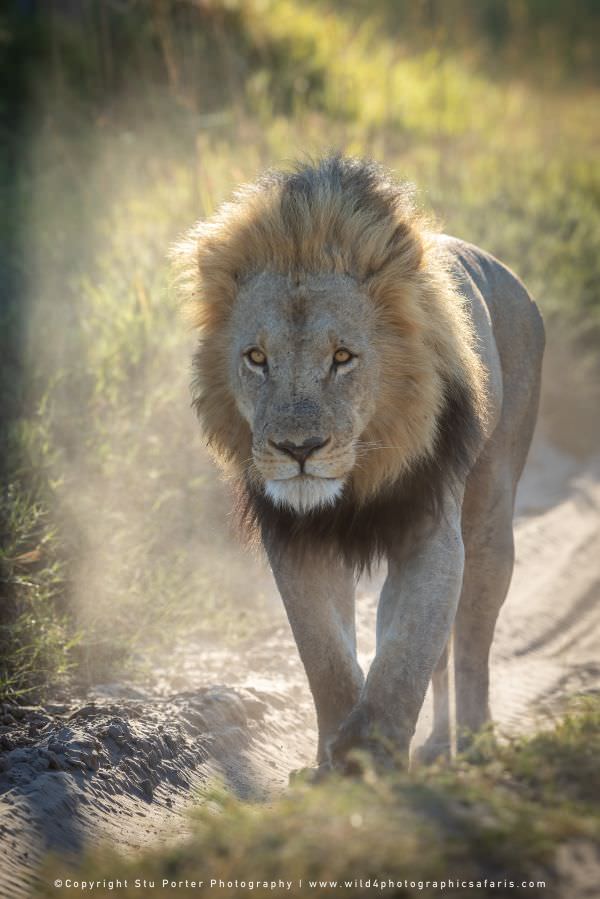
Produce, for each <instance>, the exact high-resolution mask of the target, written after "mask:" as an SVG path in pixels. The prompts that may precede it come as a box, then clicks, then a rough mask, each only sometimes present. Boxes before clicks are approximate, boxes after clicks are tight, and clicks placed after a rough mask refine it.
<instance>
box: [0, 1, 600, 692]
mask: <svg viewBox="0 0 600 899" xmlns="http://www.w3.org/2000/svg"><path fill="white" fill-rule="evenodd" d="M434 5H435V4H434ZM501 5H502V4H501ZM409 6H410V5H402V4H400V5H396V6H394V5H393V4H388V3H381V4H379V5H378V6H377V7H376V8H375V9H373V11H372V12H371V11H369V13H368V14H367V13H365V8H364V7H363V6H361V3H360V2H358V0H356V2H355V3H353V4H351V5H350V4H349V5H345V6H344V7H342V6H341V5H339V4H335V3H333V2H331V3H327V2H314V3H302V4H301V3H299V2H298V0H238V2H229V3H221V2H218V0H215V2H214V3H207V4H200V5H196V6H191V5H189V6H188V5H187V4H175V5H174V6H173V8H172V9H171V8H170V7H169V6H168V5H167V6H164V7H160V4H159V5H152V4H135V5H132V6H131V7H128V8H127V9H125V8H124V7H123V8H122V7H121V6H119V7H118V8H117V6H116V5H115V9H114V10H113V11H112V13H110V14H108V13H107V15H108V16H109V18H108V19H107V21H106V22H104V24H103V22H102V21H101V11H102V9H103V8H105V7H104V5H103V4H102V5H97V4H93V3H91V4H83V7H85V10H86V12H85V15H83V14H82V16H81V17H80V18H75V19H74V20H70V21H66V20H62V19H61V18H60V17H58V18H57V17H55V18H54V19H52V20H44V19H43V18H42V19H41V20H40V21H39V22H38V23H37V24H35V23H33V24H32V23H31V22H28V21H26V20H22V19H21V20H17V19H14V18H13V19H10V18H6V19H5V20H4V21H3V22H2V25H3V27H2V30H1V38H2V41H3V42H4V44H5V46H6V48H7V53H6V54H5V57H4V59H5V62H4V63H3V65H4V66H5V67H6V68H4V69H2V71H3V73H4V74H6V75H7V76H8V74H10V76H11V84H12V85H13V92H12V94H11V93H10V92H7V95H6V101H5V108H4V110H3V112H4V116H3V118H2V127H3V129H4V132H3V136H4V137H5V138H6V141H4V144H3V146H4V149H3V155H2V158H1V159H0V199H2V202H3V208H4V209H5V210H7V213H8V214H7V215H6V216H5V220H4V222H3V224H2V229H3V231H2V237H3V246H4V248H5V249H4V250H3V255H2V259H1V261H2V265H3V269H4V271H5V273H6V278H5V283H6V285H8V289H7V291H6V297H5V298H4V300H3V303H2V306H1V313H0V314H1V321H0V325H2V327H1V329H0V330H1V332H2V337H1V338H0V350H1V351H2V352H1V358H2V367H1V371H0V397H1V399H0V405H1V407H2V410H3V413H5V414H4V416H3V417H4V422H5V425H4V427H3V430H2V434H1V435H0V441H1V448H2V450H3V454H2V455H3V459H4V462H3V483H4V485H5V486H4V493H3V499H2V510H3V513H2V531H3V543H2V546H3V555H2V583H3V590H2V592H3V602H2V606H1V607H0V627H1V630H0V644H1V645H0V649H1V650H2V655H3V658H4V660H5V661H4V662H3V669H2V674H1V678H2V680H1V681H0V690H1V691H2V693H3V694H4V695H10V694H14V693H18V692H20V691H22V690H30V689H32V688H35V689H36V690H38V691H39V690H40V689H41V688H42V684H46V685H49V686H50V687H51V686H52V685H53V684H54V683H56V681H57V680H61V679H63V678H64V676H65V672H66V671H67V670H68V671H70V673H71V677H75V678H79V679H80V680H81V681H82V682H89V681H94V680H98V679H105V678H112V677H118V676H119V674H120V672H122V671H123V670H125V669H127V670H128V671H129V672H130V673H135V672H138V673H141V675H143V672H144V671H145V670H146V669H147V667H148V666H149V665H150V664H151V663H152V659H153V658H155V657H156V654H159V655H160V654H164V653H165V652H167V651H169V648H170V647H172V646H173V645H174V643H175V642H176V641H177V640H178V639H179V638H183V637H186V638H187V637H189V636H190V635H198V636H202V635H204V636H207V635H209V634H214V633H221V632H223V631H225V632H226V633H227V634H228V635H229V636H230V637H231V638H232V639H233V638H235V637H236V636H237V635H239V633H240V632H244V631H245V630H246V629H247V628H248V626H249V625H248V621H249V620H259V621H260V620H263V619H264V616H265V615H266V614H267V612H266V610H265V607H264V604H263V603H262V602H261V597H260V595H259V593H260V591H259V590H258V589H257V590H255V591H253V590H252V589H250V590H249V589H248V584H249V583H251V582H252V580H253V573H254V572H255V571H256V569H255V568H254V567H253V566H254V563H253V562H252V561H251V560H249V559H248V557H244V556H242V555H240V554H239V553H238V552H237V550H236V549H235V544H234V541H232V540H231V538H230V537H229V535H228V525H227V520H226V515H225V510H226V508H227V499H226V497H225V494H224V492H223V488H222V487H221V486H220V485H219V484H218V483H217V480H216V477H215V473H214V471H213V470H212V468H211V465H210V463H209V462H208V460H207V458H206V453H205V450H204V448H203V446H202V439H201V436H200V434H199V430H198V427H197V425H196V423H195V422H194V421H193V417H192V414H191V412H190V410H189V397H188V389H187V380H188V366H189V361H188V360H189V357H190V349H191V344H192V338H191V337H190V335H189V334H187V333H186V331H185V328H184V327H183V325H182V323H181V321H180V319H179V313H178V310H177V304H176V299H175V297H174V296H173V294H172V291H171V290H170V287H169V283H170V274H169V271H168V267H167V263H166V253H167V249H168V247H169V245H170V244H171V243H172V242H173V241H174V240H175V239H176V237H177V236H178V234H179V233H180V232H181V231H182V230H183V229H185V228H186V227H187V226H188V225H189V224H190V223H191V222H192V221H193V220H194V219H196V218H198V217H201V216H205V215H209V214H210V213H211V212H212V211H214V209H215V208H216V206H217V205H218V204H219V203H220V202H221V201H222V200H224V199H225V198H226V197H227V196H228V195H229V194H230V193H231V191H232V190H233V189H234V188H235V186H236V185H237V184H238V183H239V182H240V181H243V180H246V179H250V178H253V177H255V176H256V174H257V173H258V172H259V171H261V170H262V169H263V168H264V167H266V166H268V165H272V164H281V163H282V162H285V160H287V159H290V158H293V157H295V156H303V155H306V154H307V153H309V154H313V155H317V154H319V153H321V152H323V151H325V150H328V149H330V148H332V147H335V148H339V149H342V150H343V151H345V152H348V153H354V154H365V155H372V156H374V157H376V158H378V159H379V160H381V161H383V162H384V163H386V164H388V165H389V166H391V167H392V168H393V169H394V170H395V171H396V173H397V174H398V175H399V176H400V177H407V178H409V179H411V180H414V181H416V182H417V184H418V185H419V187H420V188H421V189H422V193H421V196H422V201H423V203H424V204H425V205H426V206H428V207H429V208H431V209H432V210H433V211H434V212H435V213H436V214H437V215H438V216H439V218H440V220H441V221H442V222H443V224H444V226H445V228H446V229H447V230H448V231H450V232H451V233H454V234H456V235H459V236H461V237H463V238H466V239H468V240H472V241H474V242H477V243H480V244H481V245H482V246H484V247H485V248H486V249H488V250H491V251H492V252H494V253H496V254H497V255H499V256H501V257H502V259H503V260H505V261H506V262H508V263H509V264H510V265H511V266H513V267H514V268H515V270H516V271H517V272H518V273H519V274H520V275H521V276H522V277H523V278H524V279H525V280H526V282H527V283H528V286H529V287H530V289H531V290H532V292H533V293H534V295H535V296H536V297H537V298H538V299H539V301H540V303H541V305H542V308H543V310H544V312H545V315H546V318H547V319H548V321H549V326H550V332H551V338H552V340H554V341H558V342H559V343H562V344H563V345H564V342H565V335H569V340H571V336H572V335H574V337H575V338H576V339H577V340H578V341H579V343H578V347H579V348H580V350H581V352H579V353H578V355H579V356H581V357H582V359H583V361H582V362H581V363H580V362H579V360H578V361H577V364H575V363H573V361H572V357H568V358H569V362H568V364H567V365H565V366H563V367H562V368H561V378H560V384H561V385H562V386H561V390H562V391H563V392H566V393H567V394H570V393H571V392H572V389H571V387H570V385H571V383H573V384H574V385H576V386H577V390H578V391H579V392H581V391H580V388H579V385H580V384H581V380H582V379H581V377H580V372H579V368H580V365H583V366H584V368H585V371H586V375H585V378H586V379H587V380H588V381H590V382H591V378H590V376H589V366H590V363H589V362H587V361H586V360H587V359H588V358H589V356H590V353H589V350H592V351H593V350H594V349H595V347H596V345H597V340H598V335H599V329H600V302H599V300H598V289H597V286H598V283H600V247H599V235H600V172H599V168H598V165H597V161H596V157H597V148H598V140H599V137H600V129H599V125H598V117H597V115H596V110H597V105H598V100H599V93H598V91H599V89H598V87H597V86H596V83H595V72H594V71H592V69H593V65H592V61H591V60H590V59H588V58H587V57H586V55H585V46H586V40H587V39H588V37H589V35H592V34H593V33H594V28H596V27H597V17H596V16H595V14H594V12H593V10H591V11H588V13H587V15H588V17H589V18H588V20H587V21H588V27H587V29H586V28H585V27H583V25H582V26H581V28H580V29H579V31H578V32H577V35H575V36H574V37H572V41H571V43H569V42H567V43H566V44H564V45H561V44H560V40H559V34H560V28H561V27H562V26H561V25H560V22H562V19H561V15H562V14H561V13H560V10H559V9H558V7H556V6H555V5H553V4H550V6H548V10H547V12H546V13H545V12H544V11H543V10H542V9H541V7H539V5H538V6H537V7H536V9H537V12H535V11H534V10H533V9H530V10H529V11H528V12H527V15H525V13H523V15H525V19H524V20H523V21H525V20H527V21H529V18H531V17H534V19H535V16H537V17H538V18H537V19H535V24H536V27H535V29H533V30H532V31H531V33H530V34H529V36H528V34H526V33H524V32H523V33H520V41H516V42H514V41H511V40H504V39H502V40H499V41H496V42H495V43H494V40H495V39H494V37H493V35H494V34H495V33H496V32H495V31H494V28H496V26H494V28H492V25H490V22H489V21H488V20H487V19H486V20H485V22H483V20H482V21H481V22H480V21H479V19H478V18H477V17H475V18H473V15H474V14H473V13H472V12H469V8H468V4H466V5H463V6H461V10H462V14H461V16H458V20H457V22H456V23H454V24H451V23H450V22H448V21H446V19H445V14H444V13H443V5H442V6H439V5H437V6H436V9H437V10H438V16H441V18H440V20H439V22H438V26H436V28H437V30H435V29H434V30H433V31H432V30H431V27H428V28H426V27H425V26H424V24H423V22H422V21H420V20H419V21H417V20H416V19H415V18H414V17H413V16H412V14H411V13H410V11H409ZM522 6H523V4H522V3H513V4H512V5H511V6H510V10H511V11H510V16H515V15H517V14H518V9H520V8H521V7H522ZM159 7H160V8H163V9H165V10H166V12H165V15H164V16H163V15H158V16H157V15H155V13H154V12H153V10H155V9H157V8H159ZM400 7H402V9H400ZM550 7H551V8H550ZM106 8H107V9H108V7H106ZM111 8H112V7H111ZM502 8H504V6H502ZM402 10H403V11H404V12H402ZM400 12H402V15H400ZM534 12H535V16H534ZM581 15H583V12H582V13H581ZM545 16H546V18H544V17H545ZM98 17H100V18H98ZM528 17H529V18H528ZM512 21H513V20H512V19H511V22H512ZM532 21H533V20H532ZM582 21H583V20H582ZM444 22H445V23H446V24H445V25H444ZM486 22H487V24H486ZM482 23H483V24H482ZM557 23H559V24H557ZM492 24H493V23H492ZM513 26H514V22H513V24H512V25H510V27H511V28H512V27H513ZM538 26H539V27H538ZM498 27H500V26H498ZM103 28H105V30H104V31H103ZM490 28H491V29H492V30H491V31H490ZM106 29H108V31H106ZM540 29H541V30H540ZM459 32H460V33H459ZM534 32H535V35H534ZM542 32H543V33H544V34H548V35H553V37H552V39H550V38H548V40H547V43H546V44H543V42H540V38H539V36H540V34H542ZM106 34H108V38H107V37H106ZM102 35H105V36H104V37H103V36H102ZM536 35H537V36H536ZM503 40H504V43H503ZM532 42H533V43H532ZM533 44H535V46H536V47H537V50H536V53H535V54H533V55H534V56H535V60H536V63H535V66H532V65H530V64H529V62H530V57H531V59H533V56H532V54H531V53H529V50H527V51H525V50H523V52H522V54H521V57H519V59H518V60H515V59H513V58H512V56H511V54H513V55H514V52H516V51H515V47H517V46H522V47H524V48H527V47H530V48H531V47H532V46H533ZM575 46H577V47H578V48H579V49H578V50H577V53H575V55H573V54H574V49H573V48H574V47H575ZM511 47H512V48H513V49H512V50H511V49H510V48H511ZM469 48H470V49H469ZM494 48H495V49H494ZM582 48H583V49H582ZM571 51H573V52H571ZM532 53H533V51H532ZM507 54H508V55H507ZM586 60H587V62H586ZM590 66H591V68H590ZM540 72H545V73H546V75H547V76H548V77H540ZM25 100H27V102H26V103H25ZM586 366H587V367H586ZM571 378H572V382H571V380H570V379H571ZM561 390H559V391H558V393H559V394H560V395H562V394H561ZM590 395H591V396H592V398H595V397H596V396H597V394H595V393H594V391H593V390H592V391H591V394H590ZM584 399H585V397H584ZM586 402H588V406H589V405H590V403H591V400H589V401H586ZM586 402H584V403H583V407H584V409H585V408H588V406H586ZM569 405H570V406H573V405H575V406H577V404H574V403H573V401H572V398H571V397H570V396H569ZM587 418H588V419H589V420H592V418H593V416H592V415H589V414H588V416H587ZM567 430H569V431H572V430H577V431H578V432H579V431H581V433H583V429H581V428H580V427H579V425H578V426H577V428H568V429H567ZM556 431H557V433H559V434H560V433H561V432H563V433H564V431H565V428H564V422H563V421H562V419H560V420H559V421H558V423H557V425H556ZM28 553H33V554H34V556H35V562H33V563H29V562H27V563H25V562H23V561H21V562H18V561H17V562H15V561H14V560H15V558H17V559H18V557H19V556H26V554H28ZM241 596H243V597H244V600H243V604H244V610H245V611H248V612H249V615H247V616H246V617H245V618H244V617H243V616H241V615H240V614H239V612H240V597H241ZM261 615H262V616H263V618H262V619H261Z"/></svg>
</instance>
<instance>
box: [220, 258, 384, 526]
mask: <svg viewBox="0 0 600 899" xmlns="http://www.w3.org/2000/svg"><path fill="white" fill-rule="evenodd" d="M375 331H376V321H375V311H374V308H373V304H372V303H370V302H369V301H368V299H367V297H366V296H365V295H364V294H363V293H362V292H361V291H360V290H359V288H358V286H357V285H356V283H355V282H354V281H353V280H352V278H350V277H348V276H344V275H337V274H330V275H323V274H320V275H318V276H317V275H314V276H313V275H306V276H304V277H303V278H302V280H301V281H300V283H297V282H296V281H294V280H293V279H292V278H290V277H288V276H285V275H281V274H274V273H270V272H264V273H262V274H261V275H258V276H255V277H254V278H252V279H251V280H250V281H249V282H248V283H247V284H245V285H244V286H243V287H242V289H241V290H240V291H239V293H238V296H237V299H236V303H235V308H234V310H233V316H232V327H231V332H230V333H231V334H233V335H234V337H233V339H232V340H231V343H230V353H231V357H230V378H231V382H232V383H231V386H232V393H233V395H234V396H235V399H236V404H237V407H238V409H239V412H240V413H241V415H242V416H243V417H244V418H245V420H246V421H247V422H248V424H249V426H250V430H251V432H252V460H251V462H252V463H253V468H254V472H255V474H256V473H258V476H259V478H260V479H261V480H262V481H263V482H264V487H265V490H266V493H267V495H268V496H269V497H270V499H271V500H272V501H273V502H274V503H275V504H276V505H281V506H287V507H291V508H292V509H294V510H296V511H297V512H305V511H308V510H310V509H314V508H317V507H319V506H324V505H329V504H332V503H334V502H335V501H336V500H337V499H338V497H339V496H340V495H341V493H342V491H343V487H344V483H345V481H347V479H348V478H349V476H350V474H351V472H352V470H353V468H354V466H355V463H356V457H357V450H359V448H360V447H359V439H360V436H361V434H363V432H364V430H365V428H366V426H367V424H368V422H369V420H370V418H371V417H372V415H373V413H374V411H375V399H374V398H375V397H376V395H377V385H378V381H379V375H380V366H379V359H378V356H377V352H376V349H375V348H376V339H375ZM248 462H250V460H248Z"/></svg>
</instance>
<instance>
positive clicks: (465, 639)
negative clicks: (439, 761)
mask: <svg viewBox="0 0 600 899" xmlns="http://www.w3.org/2000/svg"><path fill="white" fill-rule="evenodd" d="M483 467H485V463H484V466H482V468H483ZM483 474H484V472H483V471H480V472H479V475H480V476H483ZM478 487H479V489H476V490H475V493H474V495H472V496H471V497H466V498H465V501H466V513H467V514H466V516H465V523H464V528H463V533H464V537H463V539H464V542H465V571H464V578H463V588H462V592H461V598H460V602H459V606H458V611H457V614H456V619H455V623H454V642H453V648H454V676H455V689H456V734H457V748H458V750H459V751H460V750H461V749H464V748H466V746H467V745H468V743H469V741H470V738H471V734H473V733H476V732H477V731H479V730H481V728H482V727H484V726H485V724H486V723H487V722H488V721H489V720H490V709H489V655H490V648H491V645H492V640H493V637H494V630H495V627H496V621H497V618H498V614H499V612H500V609H501V607H502V604H503V603H504V600H505V599H506V595H507V593H508V588H509V586H510V581H511V577H512V572H513V566H514V540H513V523H512V516H513V503H514V486H513V479H512V477H511V476H510V472H506V473H502V474H501V475H500V476H497V477H495V478H493V479H492V481H491V483H489V482H488V484H482V483H480V484H479V485H478Z"/></svg>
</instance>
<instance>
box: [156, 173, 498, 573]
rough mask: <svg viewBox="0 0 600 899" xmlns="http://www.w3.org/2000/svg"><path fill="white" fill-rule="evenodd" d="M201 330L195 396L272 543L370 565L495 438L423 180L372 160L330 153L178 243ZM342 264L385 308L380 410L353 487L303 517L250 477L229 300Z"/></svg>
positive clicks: (243, 500)
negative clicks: (423, 196)
mask: <svg viewBox="0 0 600 899" xmlns="http://www.w3.org/2000/svg"><path fill="white" fill-rule="evenodd" d="M174 256H175V259H176V262H177V263H178V265H179V268H180V278H179V284H180V286H181V288H182V290H183V293H184V297H185V301H186V306H187V308H188V311H189V312H190V314H191V318H192V321H193V324H194V325H195V326H196V327H197V328H198V329H199V331H200V345H199V349H198V352H197V353H196V355H195V362H194V368H195V377H194V385H193V390H194V405H195V408H196V410H197V412H198V415H199V417H200V419H201V421H202V424H203V427H204V429H205V432H206V435H207V437H208V441H209V444H210V446H211V447H212V449H213V452H214V453H215V455H216V457H217V459H218V461H219V462H220V463H221V464H222V465H223V466H224V467H225V468H226V469H228V470H229V471H230V472H232V473H233V475H234V476H235V477H236V478H237V481H238V494H239V496H240V503H239V505H240V509H241V511H242V518H243V520H244V521H245V522H246V524H249V525H258V527H259V529H260V530H261V531H262V534H263V537H264V538H265V539H266V540H268V541H269V542H270V544H271V545H273V544H277V543H279V544H283V543H285V544H289V545H290V546H294V547H296V548H297V549H299V550H300V549H301V548H302V547H306V546H307V545H309V544H311V545H315V546H318V547H321V548H325V547H329V548H330V549H332V550H333V551H335V552H337V553H339V554H341V555H342V556H343V557H344V558H345V559H346V560H347V561H348V562H349V563H350V564H352V565H354V566H356V567H357V568H361V567H364V566H365V565H369V564H370V562H371V561H372V560H373V559H374V558H376V557H379V556H380V555H382V554H384V553H385V552H387V551H388V550H389V548H390V547H391V546H392V545H397V544H398V541H399V540H400V539H401V538H402V536H403V535H404V534H406V532H407V531H410V530H411V529H413V528H415V527H417V526H418V524H419V522H420V521H422V520H423V519H424V517H429V518H431V517H435V516H437V515H439V514H440V509H441V502H442V498H443V495H444V493H445V491H446V490H447V489H452V488H453V487H454V486H455V485H456V484H458V483H460V482H461V481H462V480H463V479H464V477H465V476H466V474H467V472H468V471H469V469H470V467H471V465H472V463H473V460H474V458H475V455H476V453H477V450H478V448H479V446H480V445H481V441H482V433H483V426H484V419H485V388H484V383H485V377H484V371H483V369H482V366H481V363H480V361H479V357H478V355H477V353H476V350H475V347H474V337H473V328H472V323H471V320H470V317H469V315H468V313H467V311H466V309H465V306H464V302H463V300H462V298H461V297H460V295H459V293H458V291H457V289H456V287H455V285H454V283H453V281H452V278H451V276H450V274H449V263H448V260H447V259H446V258H445V255H444V252H443V249H441V244H440V243H439V242H436V241H435V240H434V239H433V231H432V229H431V227H430V225H429V223H428V222H427V220H426V219H425V218H424V216H423V215H422V214H421V213H420V212H419V210H418V209H417V207H416V205H415V202H414V195H413V191H412V189H411V187H410V186H409V185H406V184H403V183H398V182H396V181H394V180H393V179H392V178H391V177H390V175H389V174H388V173H387V172H386V171H385V170H384V169H382V168H381V167H380V166H378V165H376V164H375V163H372V162H370V161H364V160H360V159H348V158H344V157H341V156H337V155H335V156H331V157H327V158H325V159H323V160H321V161H319V162H317V163H316V164H310V163H309V164H302V165H298V166H297V167H296V168H294V169H293V170H291V171H275V172H269V173H267V174H266V175H264V176H263V177H262V178H260V179H259V180H258V181H257V182H256V183H255V184H252V185H250V186H246V187H244V188H242V189H241V190H240V191H238V193H237V194H236V195H235V196H234V198H233V200H232V201H231V202H230V203H226V204H225V205H224V206H222V207H221V209H220V210H219V212H218V213H217V214H216V215H215V216H214V217H213V218H212V219H210V220H209V221H205V222H200V223H198V224H197V225H196V226H195V227H194V228H193V229H192V230H191V231H190V232H189V234H188V235H187V237H186V238H185V239H184V240H183V241H182V242H181V243H180V244H178V246H177V247H176V248H175V251H174ZM269 270H270V271H274V272H278V273H282V274H287V275H290V276H292V277H296V278H298V280H300V279H301V278H302V275H303V274H304V273H308V272H310V273H319V272H328V273H329V272H337V273H344V274H346V275H349V276H351V277H352V278H354V279H355V280H356V282H357V283H358V284H359V285H361V287H362V289H363V290H364V292H365V294H366V295H367V296H368V297H369V299H370V301H371V302H372V303H373V304H374V306H375V308H376V311H377V322H378V326H377V338H376V339H377V343H378V353H379V357H380V359H381V360H382V370H383V372H384V375H383V378H382V383H381V386H380V392H379V396H378V397H377V411H376V413H375V415H374V416H373V419H372V421H371V422H370V424H369V426H368V427H367V429H366V431H365V432H364V433H363V434H362V435H361V445H365V446H367V447H369V446H370V447H373V448H376V451H367V452H365V454H364V456H363V457H360V455H359V459H358V463H359V464H357V466H356V470H355V471H354V472H353V473H352V476H351V478H350V480H349V483H348V485H347V487H346V490H345V493H344V496H343V498H342V499H341V500H340V502H339V503H338V504H337V505H336V506H334V507H333V508H330V509H323V510H314V511H311V512H308V513H306V514H304V515H299V514H297V513H294V512H292V511H286V510H284V509H276V508H275V507H274V506H273V505H272V504H271V503H270V502H269V500H268V499H267V498H266V497H265V496H264V494H263V492H262V490H261V488H260V486H258V485H257V484H256V483H255V482H254V481H252V480H250V479H247V478H246V477H245V475H244V470H245V465H247V460H248V458H249V457H250V456H251V445H252V435H251V432H250V429H249V426H248V425H247V423H246V422H245V420H244V419H243V418H242V416H241V415H240V413H239V411H238V409H237V405H236V399H235V396H234V395H233V392H232V389H231V386H230V383H229V377H228V361H227V352H228V342H229V340H230V335H229V326H230V319H231V311H232V308H233V305H234V303H235V299H236V295H237V292H238V290H239V288H240V285H241V284H242V283H243V282H244V281H245V280H246V279H248V278H250V277H252V276H253V275H255V274H258V273H259V272H261V271H269Z"/></svg>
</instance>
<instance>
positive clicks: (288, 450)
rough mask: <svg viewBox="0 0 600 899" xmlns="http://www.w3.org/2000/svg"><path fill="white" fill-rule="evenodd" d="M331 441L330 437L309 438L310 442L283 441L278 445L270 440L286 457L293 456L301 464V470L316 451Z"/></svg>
mask: <svg viewBox="0 0 600 899" xmlns="http://www.w3.org/2000/svg"><path fill="white" fill-rule="evenodd" d="M329 440H330V438H329V437H309V438H308V440H305V441H304V443H300V444H298V443H292V442H291V440H282V441H281V442H280V443H277V442H276V441H275V440H269V443H270V444H271V446H274V447H275V448H276V449H278V450H280V452H282V453H285V454H286V456H291V457H292V459H295V460H296V462H298V463H299V464H300V468H302V466H303V465H304V463H305V462H306V460H307V459H308V457H309V456H310V455H311V454H312V453H314V452H316V450H318V449H321V447H323V446H326V445H327V444H328V443H329Z"/></svg>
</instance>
